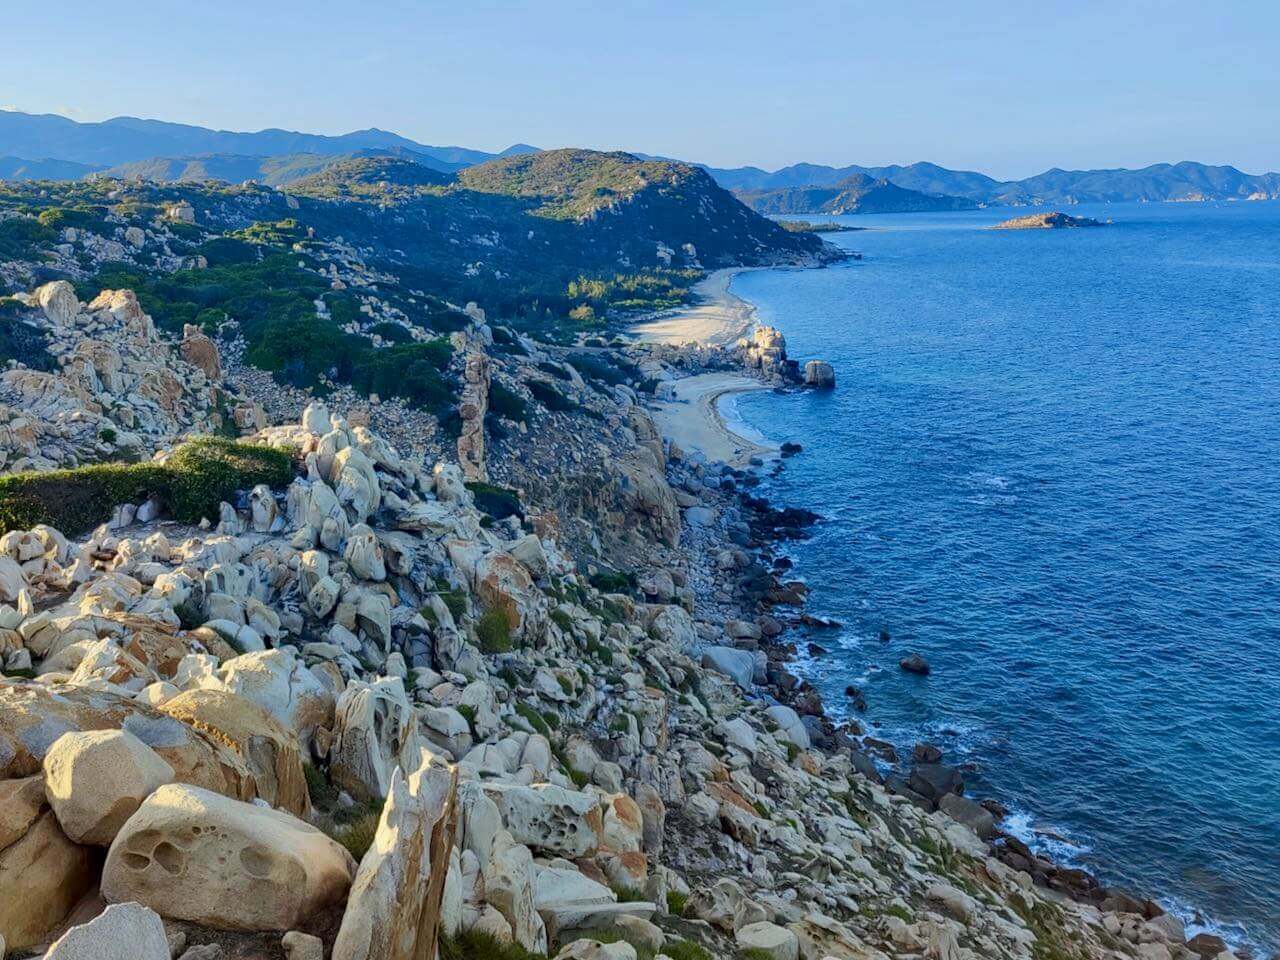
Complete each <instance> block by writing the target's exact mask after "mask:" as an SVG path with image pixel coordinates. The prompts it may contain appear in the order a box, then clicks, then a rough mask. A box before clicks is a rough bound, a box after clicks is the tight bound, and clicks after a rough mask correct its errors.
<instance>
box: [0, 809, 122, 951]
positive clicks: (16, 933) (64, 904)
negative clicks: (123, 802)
mask: <svg viewBox="0 0 1280 960" xmlns="http://www.w3.org/2000/svg"><path fill="white" fill-rule="evenodd" d="M101 859H102V854H101V852H100V851H98V850H95V849H94V848H92V847H84V846H80V845H79V844H76V843H72V842H71V841H70V840H69V839H67V835H66V834H65V833H63V832H62V828H61V827H59V826H58V820H57V818H56V817H55V816H54V815H53V811H51V810H49V811H46V812H45V813H43V814H41V815H40V817H38V818H37V819H36V821H35V822H34V823H33V824H32V825H31V827H30V828H29V829H28V830H27V831H26V832H25V833H24V834H23V836H22V837H21V838H20V839H19V840H16V841H15V842H14V843H11V844H10V845H9V846H7V847H5V848H4V849H3V850H0V890H2V891H4V895H3V896H0V937H3V938H4V940H5V942H6V943H7V944H8V948H9V949H10V950H17V949H22V948H25V947H30V946H31V945H32V944H35V943H39V942H40V941H41V939H43V938H44V937H45V935H46V934H48V933H49V931H50V930H52V929H53V928H54V927H55V926H56V925H57V924H58V923H60V922H61V921H62V919H63V918H64V917H66V915H67V914H68V913H69V912H70V911H71V908H72V907H73V906H75V905H76V903H77V902H78V901H79V900H80V898H81V897H83V896H84V895H85V894H86V893H88V892H89V891H90V890H92V889H93V887H94V884H95V883H97V879H98V864H99V863H101Z"/></svg>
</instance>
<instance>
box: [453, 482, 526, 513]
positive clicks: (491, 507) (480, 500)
mask: <svg viewBox="0 0 1280 960" xmlns="http://www.w3.org/2000/svg"><path fill="white" fill-rule="evenodd" d="M467 489H468V490H470V491H471V496H472V497H473V498H474V500H475V504H476V509H477V510H479V511H480V512H481V513H487V514H488V515H489V516H491V517H493V519H495V520H505V519H507V517H522V516H524V514H523V512H522V511H521V510H520V496H519V494H517V493H516V492H515V491H514V490H511V489H509V488H507V487H497V486H494V485H493V484H491V483H481V482H480V481H478V480H473V481H471V482H470V483H468V484H467Z"/></svg>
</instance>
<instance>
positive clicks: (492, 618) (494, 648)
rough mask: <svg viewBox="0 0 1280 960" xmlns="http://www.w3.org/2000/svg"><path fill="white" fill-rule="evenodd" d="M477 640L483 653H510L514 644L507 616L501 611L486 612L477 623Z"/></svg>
mask: <svg viewBox="0 0 1280 960" xmlns="http://www.w3.org/2000/svg"><path fill="white" fill-rule="evenodd" d="M476 640H477V642H478V643H479V644H480V651H481V652H482V653H486V654H495V653H510V652H511V650H512V648H513V644H512V642H511V624H510V622H508V620H507V615H506V614H505V613H503V612H502V611H501V610H486V611H485V613H484V615H483V616H482V617H481V618H480V619H479V620H478V621H476Z"/></svg>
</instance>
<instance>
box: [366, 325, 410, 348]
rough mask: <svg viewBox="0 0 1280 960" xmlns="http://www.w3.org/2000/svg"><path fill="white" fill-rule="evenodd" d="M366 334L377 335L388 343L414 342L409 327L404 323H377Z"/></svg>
mask: <svg viewBox="0 0 1280 960" xmlns="http://www.w3.org/2000/svg"><path fill="white" fill-rule="evenodd" d="M366 332H367V333H374V334H377V335H378V336H380V337H381V338H382V339H383V340H386V341H387V342H388V343H412V342H413V334H412V333H410V332H409V328H408V327H406V326H405V325H404V324H402V323H392V322H391V321H390V320H385V321H383V322H382V323H375V324H374V325H373V326H372V327H370V328H369V329H368V330H367V331H366Z"/></svg>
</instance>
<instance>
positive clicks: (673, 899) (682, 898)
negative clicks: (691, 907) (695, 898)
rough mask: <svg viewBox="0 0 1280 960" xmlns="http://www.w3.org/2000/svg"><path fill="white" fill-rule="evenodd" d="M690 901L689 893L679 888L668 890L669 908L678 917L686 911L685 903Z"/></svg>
mask: <svg viewBox="0 0 1280 960" xmlns="http://www.w3.org/2000/svg"><path fill="white" fill-rule="evenodd" d="M688 902H689V897H688V895H686V894H683V893H680V892H679V891H677V890H668V891H667V910H668V911H669V912H670V913H672V914H674V915H675V916H677V917H678V916H681V915H682V914H683V913H684V905H685V904H686V903H688Z"/></svg>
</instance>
